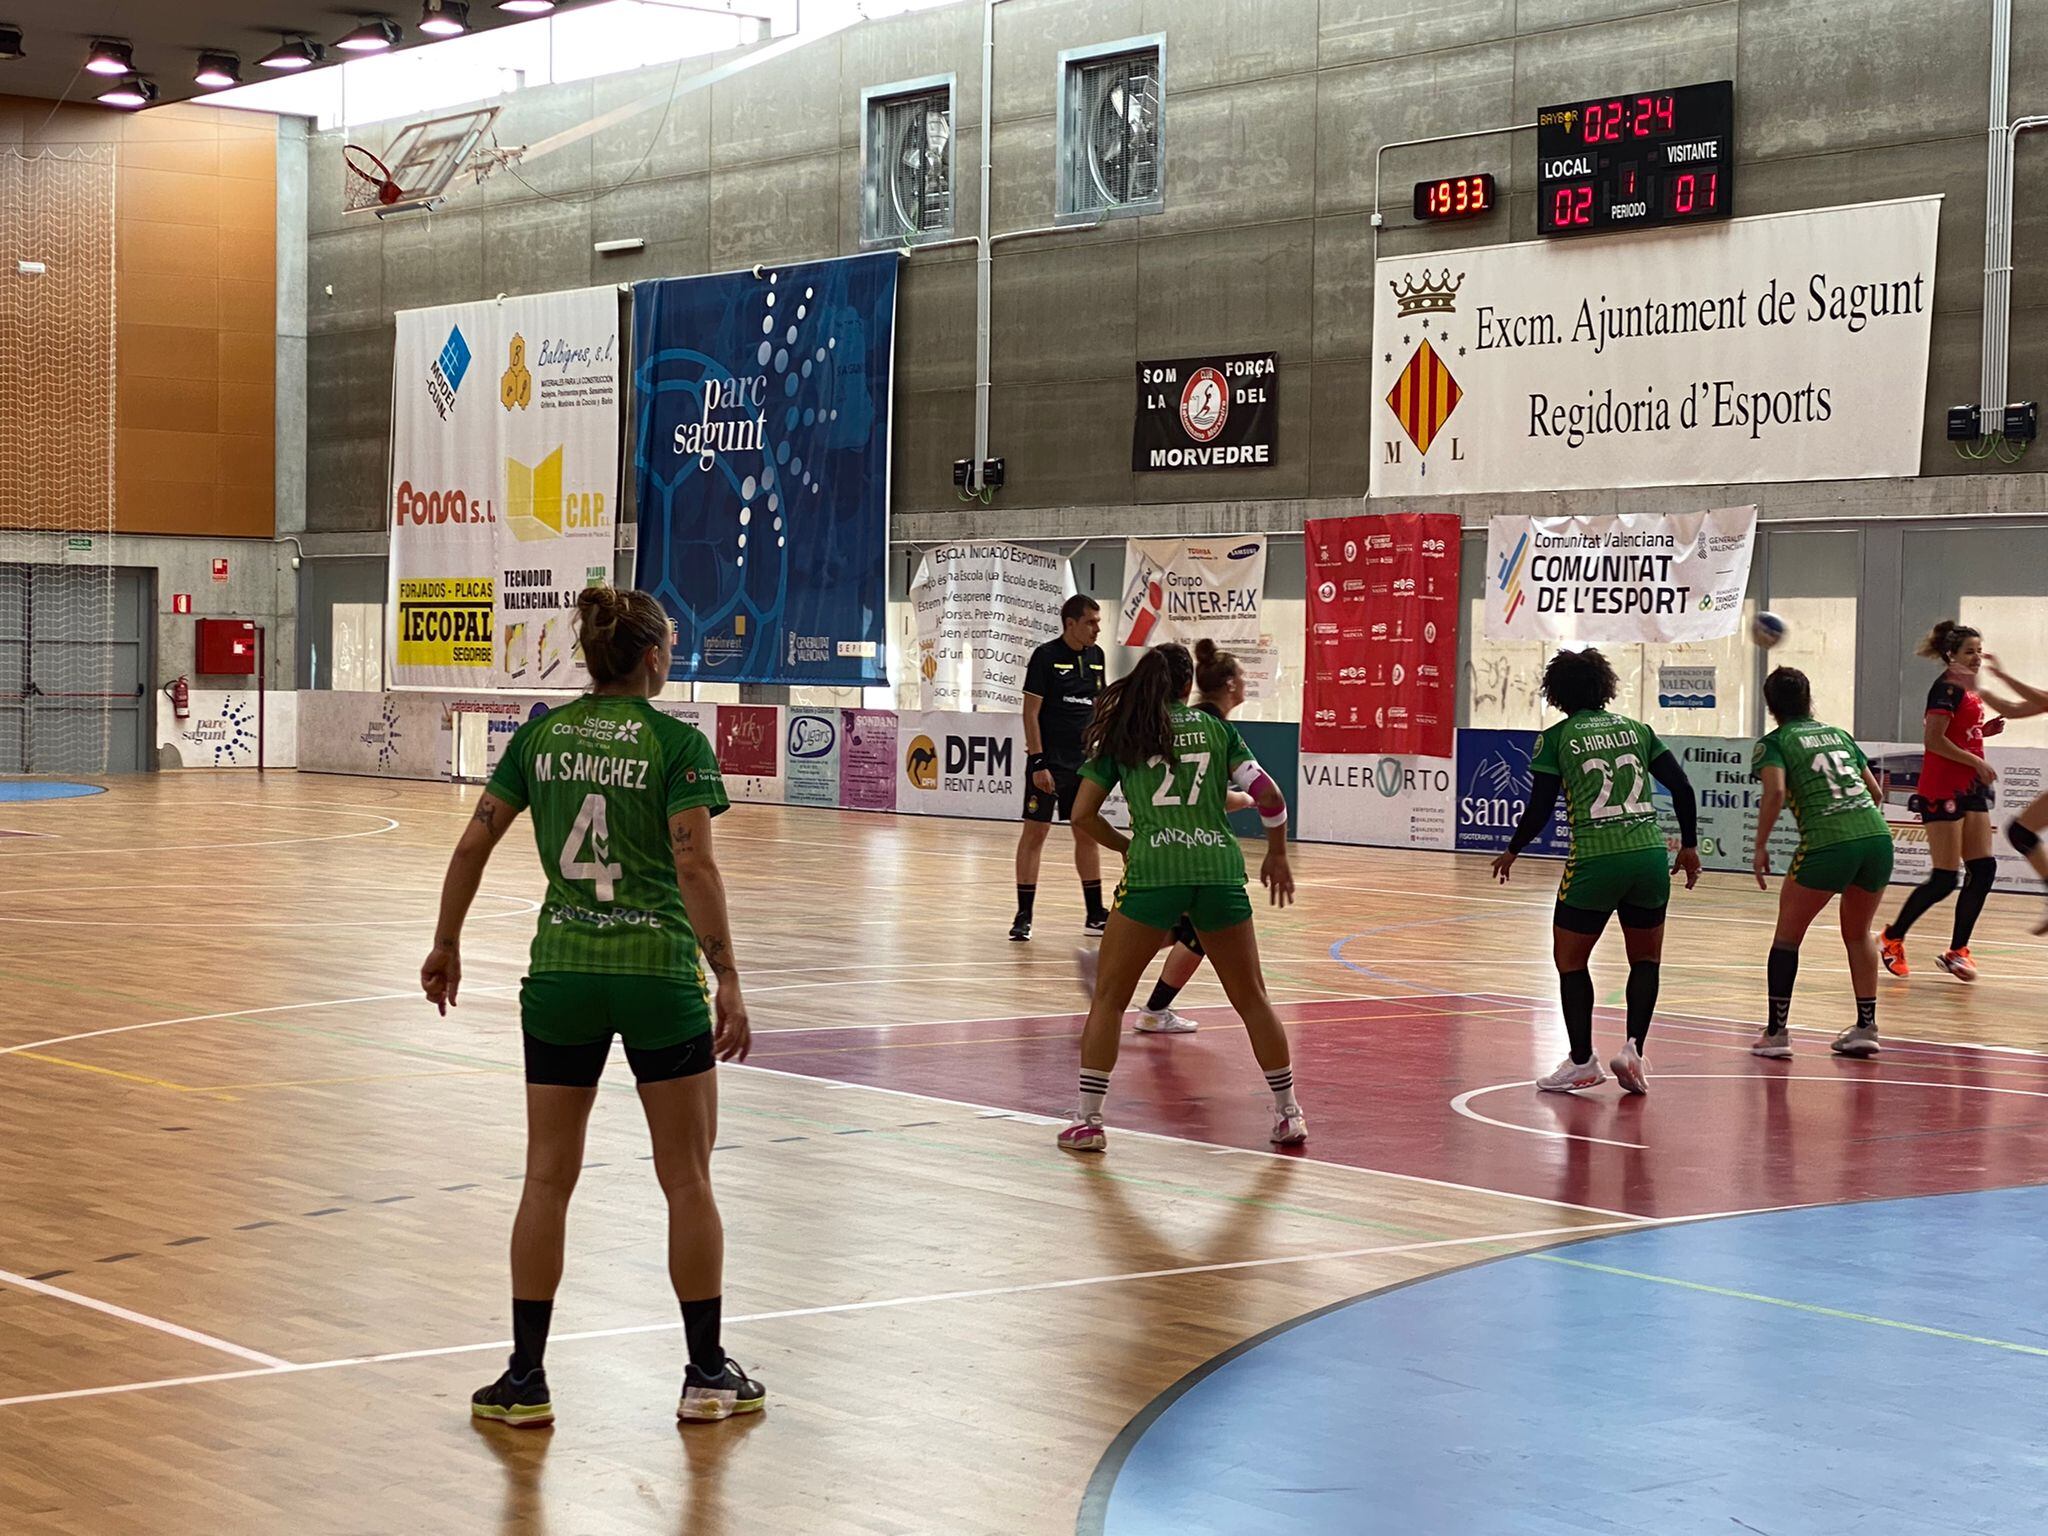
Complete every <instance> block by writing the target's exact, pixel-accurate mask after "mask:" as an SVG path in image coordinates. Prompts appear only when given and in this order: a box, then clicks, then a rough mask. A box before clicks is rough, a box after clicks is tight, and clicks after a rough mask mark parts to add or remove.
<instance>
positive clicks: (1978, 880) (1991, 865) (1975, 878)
mask: <svg viewBox="0 0 2048 1536" xmlns="http://www.w3.org/2000/svg"><path fill="white" fill-rule="evenodd" d="M1963 868H1964V869H1965V870H1967V871H1968V872H1969V879H1968V882H1967V883H1968V885H1969V887H1970V889H1971V890H1973V891H1988V890H1990V889H1991V885H1992V882H1993V881H1995V880H1996V879H1997V878H1998V860H1996V859H1994V858H1990V857H1985V858H1981V859H1971V860H1970V861H1969V862H1968V863H1966V864H1964V865H1963Z"/></svg>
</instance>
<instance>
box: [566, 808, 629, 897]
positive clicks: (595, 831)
mask: <svg viewBox="0 0 2048 1536" xmlns="http://www.w3.org/2000/svg"><path fill="white" fill-rule="evenodd" d="M585 838H588V839H589V841H590V852H591V855H592V858H593V860H594V862H592V863H587V864H586V863H585V862H584V861H583V858H582V853H583V843H584V839H585ZM611 842H612V834H611V830H610V828H609V827H607V826H606V825H605V802H604V796H603V795H596V794H592V795H585V796H584V797H583V809H582V810H580V811H578V812H577V813H576V822H575V825H573V826H572V827H570V828H569V838H568V841H567V842H565V843H563V844H562V860H561V864H562V878H563V879H564V880H588V881H590V882H591V883H592V885H593V886H595V887H596V890H597V899H598V900H599V901H610V900H611V899H612V893H613V891H614V890H615V889H616V886H615V882H616V881H617V880H618V878H619V876H620V875H621V874H622V873H623V869H622V867H621V866H620V865H617V864H608V863H606V862H605V857H606V855H607V854H609V853H610V852H611Z"/></svg>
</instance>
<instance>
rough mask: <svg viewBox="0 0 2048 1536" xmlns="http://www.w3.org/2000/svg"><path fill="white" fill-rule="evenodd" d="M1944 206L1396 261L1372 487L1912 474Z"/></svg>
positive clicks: (1385, 303)
mask: <svg viewBox="0 0 2048 1536" xmlns="http://www.w3.org/2000/svg"><path fill="white" fill-rule="evenodd" d="M1940 209H1941V199H1940V198H1939V197H1927V198H1912V199H1906V200H1902V201H1898V202H1887V203H1866V204H1862V205H1860V206H1856V207H1850V208H1825V209H1819V210H1816V211H1811V212H1805V213H1784V214H1771V215H1766V216H1764V217H1760V218H1751V219H1734V220H1731V221H1729V222H1727V223H1725V224H1715V225H1712V226H1704V227H1700V226H1696V227H1693V228H1687V229H1673V230H1665V231H1661V232H1657V233H1648V232H1635V233H1629V234H1620V235H1614V236H1609V237H1602V238H1594V239H1584V240H1571V241H1536V242H1530V243H1524V244H1518V245H1499V246H1488V247H1484V248H1480V249H1475V250H1465V251H1450V252H1435V253H1431V254H1430V255H1428V256H1403V257H1396V258H1390V259H1388V260H1384V261H1381V262H1379V263H1378V264H1377V266H1376V267H1375V273H1376V276H1377V279H1378V281H1377V284H1376V287H1375V290H1374V292H1375V299H1376V302H1375V304H1374V311H1373V404H1372V435H1373V444H1372V490H1373V494H1375V495H1380V496H1398V495H1403V494H1416V493H1423V492H1428V493H1435V494H1457V493H1464V492H1478V491H1542V490H1574V489H1580V488H1585V487H1609V486H1630V485H1697V484H1730V483H1743V482H1751V481H1766V480H1835V479H1856V478H1866V477H1874V476H1903V475H1913V474H1917V473H1918V472H1919V467H1920V435H1921V425H1922V422H1923V420H1924V418H1925V415H1926V394H1927V359H1928V343H1929V337H1930V334H1931V327H1932V318H1933V301H1934V245H1935V232H1936V225H1937V222H1938V218H1939V214H1940Z"/></svg>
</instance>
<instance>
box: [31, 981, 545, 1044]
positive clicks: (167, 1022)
mask: <svg viewBox="0 0 2048 1536" xmlns="http://www.w3.org/2000/svg"><path fill="white" fill-rule="evenodd" d="M463 990H464V991H466V992H484V993H496V992H510V991H513V990H514V988H512V987H509V986H498V985H486V984H483V983H469V984H467V985H465V986H464V987H463ZM399 999H415V1000H417V1001H420V1002H424V1001H426V999H425V997H424V996H422V994H421V992H420V990H419V988H418V987H414V988H413V989H412V990H411V991H408V992H373V993H370V994H369V995H368V996H366V997H331V998H327V999H325V1000H323V1001H321V1002H317V1003H278V1004H276V1005H275V1006H273V1007H269V1008H230V1009H228V1010H227V1011H226V1012H224V1013H192V1014H187V1015H186V1016H185V1017H184V1018H181V1019H153V1020H151V1021H150V1022H148V1023H146V1024H116V1025H114V1026H113V1027H112V1028H111V1029H88V1030H86V1031H84V1032H83V1033H82V1034H76V1035H58V1036H56V1037H55V1038H54V1039H50V1040H30V1041H28V1042H26V1043H25V1044H22V1045H0V1056H12V1055H13V1054H14V1053H15V1052H16V1051H40V1050H43V1049H45V1048H46V1047H48V1046H52V1045H69V1044H71V1042H72V1041H74V1040H97V1039H99V1038H100V1037H101V1036H102V1035H126V1034H132V1033H134V1031H136V1030H138V1029H168V1028H169V1027H170V1026H171V1025H173V1024H207V1023H211V1022H212V1021H213V1020H215V1019H244V1018H255V1017H257V1016H259V1015H261V1014H266V1013H299V1012H303V1011H304V1010H306V1009H308V1008H346V1007H348V1006H349V1005H351V1004H353V1003H389V1002H394V1001H397V1000H399Z"/></svg>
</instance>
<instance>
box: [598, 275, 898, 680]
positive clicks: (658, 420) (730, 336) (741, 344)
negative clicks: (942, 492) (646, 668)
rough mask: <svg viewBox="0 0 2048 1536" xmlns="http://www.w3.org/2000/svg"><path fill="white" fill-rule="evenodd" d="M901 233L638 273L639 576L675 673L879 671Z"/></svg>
mask: <svg viewBox="0 0 2048 1536" xmlns="http://www.w3.org/2000/svg"><path fill="white" fill-rule="evenodd" d="M896 263H897V257H896V255H895V254H894V253H893V252H887V251H884V252H878V253H876V254H874V255H871V256H853V257H848V258H846V259H844V260H840V261H818V262H806V263H801V264H799V265H795V266H785V267H776V268H767V267H763V268H759V269H756V270H758V271H759V272H760V276H758V277H756V276H755V275H754V273H753V272H751V271H746V272H728V273H722V274H719V275H717V276H712V277H686V278H669V279H664V280H662V281H659V282H650V283H639V284H636V285H635V287H634V289H633V357H634V364H633V386H634V407H633V408H634V412H635V425H636V428H637V447H636V450H635V453H634V459H633V468H634V474H635V476H636V481H637V486H638V492H639V515H640V524H639V555H638V566H637V575H636V579H637V581H638V583H639V585H640V586H642V587H644V588H646V589H647V590H648V591H649V592H652V593H653V594H654V595H655V596H656V597H657V598H659V599H660V600H661V603H662V606H663V607H664V608H666V609H667V610H668V612H669V615H670V616H671V617H672V618H673V619H674V620H675V622H676V654H675V665H674V667H673V668H672V669H671V672H670V676H671V677H673V678H674V679H676V680H678V681H681V680H685V679H694V680H696V681H699V682H726V683H808V684H817V685H836V686H842V687H853V686H860V685H872V684H880V683H883V682H885V681H886V679H887V674H886V671H885V669H884V665H883V663H884V654H883V647H884V644H885V640H886V626H887V603H888V573H887V560H888V541H889V371H890V363H891V359H892V354H893V351H894V347H895V334H896Z"/></svg>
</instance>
